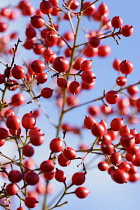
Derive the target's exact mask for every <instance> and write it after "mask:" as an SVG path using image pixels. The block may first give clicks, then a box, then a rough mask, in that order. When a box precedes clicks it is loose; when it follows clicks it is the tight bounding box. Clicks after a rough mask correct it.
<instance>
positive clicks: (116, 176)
mask: <svg viewBox="0 0 140 210" xmlns="http://www.w3.org/2000/svg"><path fill="white" fill-rule="evenodd" d="M111 178H112V179H113V181H114V182H117V183H118V184H123V183H126V182H127V180H128V176H127V173H126V172H125V171H123V170H121V169H115V170H113V171H112V173H111Z"/></svg>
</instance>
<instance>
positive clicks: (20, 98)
mask: <svg viewBox="0 0 140 210" xmlns="http://www.w3.org/2000/svg"><path fill="white" fill-rule="evenodd" d="M11 102H12V105H13V106H15V107H16V106H21V105H22V104H24V103H25V96H24V95H23V94H22V93H17V94H14V95H13V96H12V98H11Z"/></svg>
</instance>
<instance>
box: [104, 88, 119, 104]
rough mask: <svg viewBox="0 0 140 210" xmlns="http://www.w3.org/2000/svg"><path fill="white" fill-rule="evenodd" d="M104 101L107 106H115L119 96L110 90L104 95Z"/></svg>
mask: <svg viewBox="0 0 140 210" xmlns="http://www.w3.org/2000/svg"><path fill="white" fill-rule="evenodd" d="M105 99H106V101H107V102H108V103H109V104H116V103H117V102H118V100H119V94H118V92H117V91H115V90H110V91H108V92H107V93H106V95H105Z"/></svg>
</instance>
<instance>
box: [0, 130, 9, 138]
mask: <svg viewBox="0 0 140 210" xmlns="http://www.w3.org/2000/svg"><path fill="white" fill-rule="evenodd" d="M8 136H9V133H8V131H7V130H6V129H5V128H2V127H0V139H6V138H7V137H8Z"/></svg>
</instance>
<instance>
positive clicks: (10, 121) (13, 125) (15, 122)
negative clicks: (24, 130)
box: [6, 115, 20, 130]
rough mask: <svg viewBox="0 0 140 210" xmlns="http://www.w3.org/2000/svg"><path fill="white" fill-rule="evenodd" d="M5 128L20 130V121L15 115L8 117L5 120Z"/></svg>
mask: <svg viewBox="0 0 140 210" xmlns="http://www.w3.org/2000/svg"><path fill="white" fill-rule="evenodd" d="M6 126H7V127H8V128H9V129H12V130H18V129H19V128H20V119H19V118H18V117H17V116H16V115H10V116H8V117H7V119H6Z"/></svg>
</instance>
